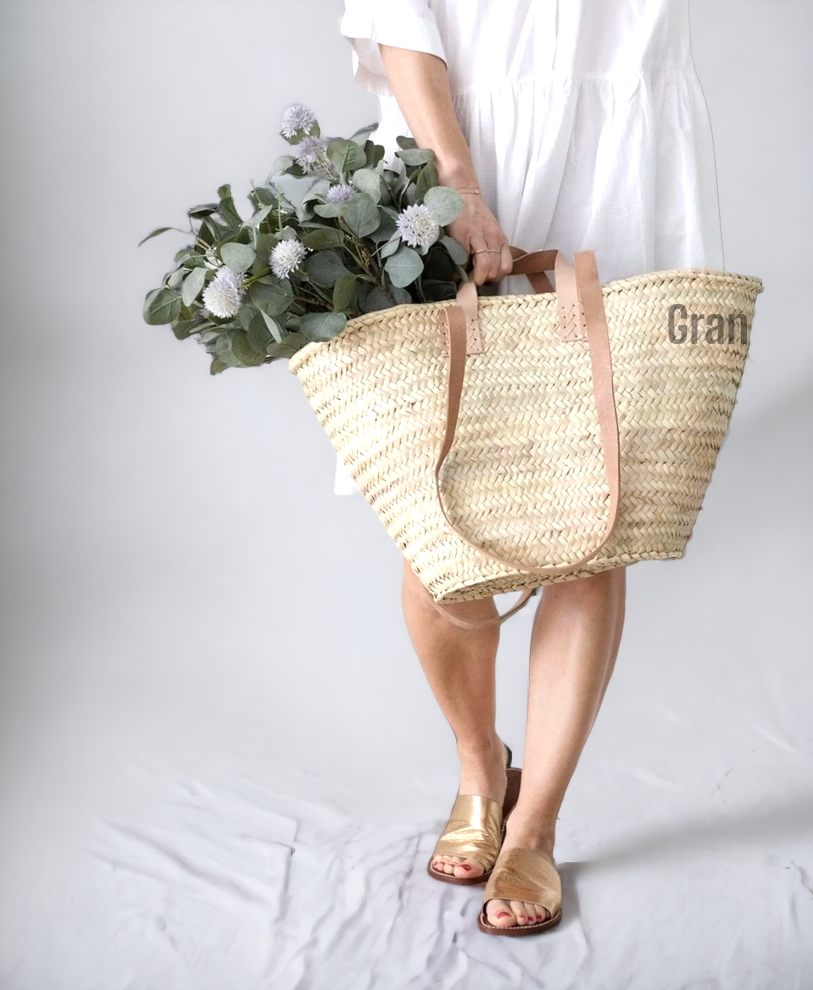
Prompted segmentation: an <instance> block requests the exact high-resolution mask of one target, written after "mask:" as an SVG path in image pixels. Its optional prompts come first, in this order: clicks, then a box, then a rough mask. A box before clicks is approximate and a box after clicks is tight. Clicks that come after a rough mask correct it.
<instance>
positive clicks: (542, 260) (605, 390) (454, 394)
mask: <svg viewBox="0 0 813 990" xmlns="http://www.w3.org/2000/svg"><path fill="white" fill-rule="evenodd" d="M512 250H513V249H512ZM518 260H519V262H520V264H521V265H523V266H524V267H526V268H527V269H528V271H532V272H534V273H536V272H538V271H539V270H540V266H543V265H544V266H545V268H546V269H547V270H550V265H551V263H552V264H553V267H554V270H555V272H556V285H557V296H558V295H559V294H560V293H565V294H569V293H570V292H571V291H575V294H576V299H577V301H578V303H579V304H580V306H581V309H582V311H583V313H584V319H585V324H586V329H587V341H588V347H589V351H590V365H591V371H592V381H593V396H594V399H595V404H596V410H597V412H598V421H599V429H600V434H601V447H602V453H603V455H604V468H605V474H606V477H607V486H608V489H609V496H610V507H609V512H608V515H607V521H606V524H605V527H604V532H603V533H602V534H601V537H600V539H599V540H598V541H597V542H596V543H595V544H594V545H593V547H592V549H591V550H590V552H589V553H587V554H585V555H584V556H583V557H580V558H579V559H578V560H576V561H573V562H571V563H570V564H558V565H546V566H543V567H529V566H528V565H526V564H523V563H521V562H518V561H512V560H508V559H507V558H506V557H502V556H499V555H497V554H494V553H490V552H489V551H487V550H485V549H484V548H483V547H481V546H478V545H477V544H476V543H473V542H472V541H471V540H469V539H468V537H466V536H464V535H463V533H461V532H460V530H459V529H458V528H457V527H456V526H455V525H454V523H453V522H452V521H451V520H450V519H449V516H448V514H447V512H446V508H445V506H444V504H443V497H442V495H441V490H440V472H441V468H442V467H443V463H444V461H445V460H446V456H447V455H448V453H449V450H450V449H451V446H452V443H453V441H454V436H455V430H456V428H457V419H458V415H459V411H460V398H461V395H462V391H463V379H464V376H465V370H466V315H465V313H464V312H463V309H462V307H461V306H459V305H452V306H448V307H446V315H447V317H448V320H449V339H450V346H449V378H448V392H447V406H446V424H445V429H444V436H443V442H442V444H441V448H440V453H439V455H438V459H437V462H436V464H435V470H434V479H435V495H436V497H437V501H438V505H439V506H440V510H441V512H442V513H443V517H444V519H445V520H446V522H447V523H448V525H449V528H450V529H451V530H452V531H453V532H454V533H455V534H456V535H457V536H458V537H459V538H460V539H461V540H463V542H464V543H466V544H467V545H468V546H470V547H472V548H473V549H475V550H477V551H478V552H479V553H481V554H483V555H484V556H486V557H488V558H489V559H490V560H495V561H497V562H498V563H500V564H504V565H505V566H507V567H510V568H512V569H513V570H519V571H525V572H527V573H529V574H539V575H542V576H551V575H565V574H572V573H573V572H574V571H576V570H578V568H579V567H581V566H582V565H583V564H586V563H587V562H588V561H590V560H592V559H593V558H594V557H595V556H596V555H597V554H598V553H599V552H600V551H601V549H602V548H603V547H604V546H606V545H607V542H608V541H609V539H610V537H611V536H612V533H613V529H614V528H615V524H616V520H617V518H618V505H619V501H620V497H621V456H620V441H619V435H618V416H617V412H616V407H615V393H614V390H613V378H612V359H611V354H610V341H609V334H608V330H607V318H606V314H605V312H604V299H603V297H602V293H601V283H600V282H599V277H598V269H597V267H596V260H595V255H594V254H593V252H592V251H578V252H576V254H574V256H573V261H574V265H573V266H572V267H571V266H570V265H569V264H568V262H567V260H566V259H565V257H564V255H563V254H562V253H561V252H560V251H551V252H547V251H538V252H535V253H534V254H532V255H523V256H522V258H520V259H518ZM516 263H517V262H516V261H515V266H516ZM528 271H526V272H524V273H523V274H528ZM561 303H562V300H561V299H560V318H561ZM424 590H425V591H426V594H427V596H428V597H429V600H430V601H431V602H432V604H433V605H434V606H435V608H437V609H438V610H439V611H441V612H442V613H443V614H444V615H445V616H446V618H447V619H449V621H450V622H452V623H454V624H455V625H457V626H461V627H462V628H466V629H478V628H483V627H485V626H491V625H495V624H500V623H502V622H504V621H505V620H506V619H507V618H509V616H511V615H513V614H514V613H515V612H517V611H518V610H519V609H521V608H523V607H524V606H525V605H526V604H527V602H528V600H529V599H530V597H531V596H532V595H533V594H535V593H536V591H537V589H536V588H533V589H526V590H525V591H524V592H523V593H522V597H521V598H520V599H519V601H518V602H517V603H516V605H514V607H513V608H511V609H510V610H509V611H508V612H505V613H504V614H503V615H499V616H496V617H495V618H493V619H483V620H481V621H478V622H470V621H468V620H465V619H461V618H458V617H457V616H454V615H452V614H451V613H450V612H449V611H448V609H446V608H444V607H443V605H441V604H439V603H438V602H436V601H435V600H434V599H433V598H432V596H431V595H430V594H429V591H428V589H426V588H424Z"/></svg>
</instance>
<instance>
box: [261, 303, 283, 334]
mask: <svg viewBox="0 0 813 990" xmlns="http://www.w3.org/2000/svg"><path fill="white" fill-rule="evenodd" d="M260 316H261V317H262V318H263V320H264V322H265V325H266V327H267V328H268V332H269V333H270V334H271V336H272V337H273V338H274V340H282V339H283V337H284V336H285V333H284V331H283V330H282V327H280V325H279V323H277V321H276V320H275V319H273V317H270V316H269V315H268V313H266V312H265V311H264V310H262V309H261V310H260Z"/></svg>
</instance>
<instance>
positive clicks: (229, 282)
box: [203, 265, 243, 320]
mask: <svg viewBox="0 0 813 990" xmlns="http://www.w3.org/2000/svg"><path fill="white" fill-rule="evenodd" d="M242 283H243V276H242V275H238V274H237V273H236V272H233V271H232V270H231V268H228V267H227V266H226V265H222V266H221V267H220V268H219V269H218V270H217V274H216V275H215V277H214V278H213V279H212V281H211V282H210V283H209V284H208V285H207V286H206V288H205V289H204V290H203V305H204V306H205V307H206V309H207V310H208V311H209V312H210V313H211V314H212V315H213V316H217V317H219V318H220V319H221V320H227V319H230V318H231V317H232V316H236V315H237V311H238V310H239V309H240V304H241V302H242V299H243V289H242V288H241V286H242Z"/></svg>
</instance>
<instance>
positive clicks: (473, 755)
mask: <svg viewBox="0 0 813 990" xmlns="http://www.w3.org/2000/svg"><path fill="white" fill-rule="evenodd" d="M457 755H458V757H459V758H460V762H461V764H464V763H479V764H490V763H493V762H499V763H500V765H502V766H504V765H505V762H506V759H507V755H508V754H507V753H506V750H505V743H503V741H502V739H500V737H499V736H498V735H497V733H496V732H495V733H494V734H493V735H492V736H490V737H489V736H485V737H479V738H476V739H467V740H460V739H458V740H457Z"/></svg>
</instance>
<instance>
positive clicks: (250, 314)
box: [236, 302, 260, 330]
mask: <svg viewBox="0 0 813 990" xmlns="http://www.w3.org/2000/svg"><path fill="white" fill-rule="evenodd" d="M259 315H260V311H259V310H258V309H257V307H256V306H255V305H254V304H253V303H251V302H244V303H243V305H242V306H241V307H240V309H239V310H238V311H237V317H236V319H237V322H238V323H239V324H240V326H241V327H242V328H243V329H244V330H248V328H249V327H250V326H251V321H252V320H253V319H254V318H255V317H258V316H259Z"/></svg>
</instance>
